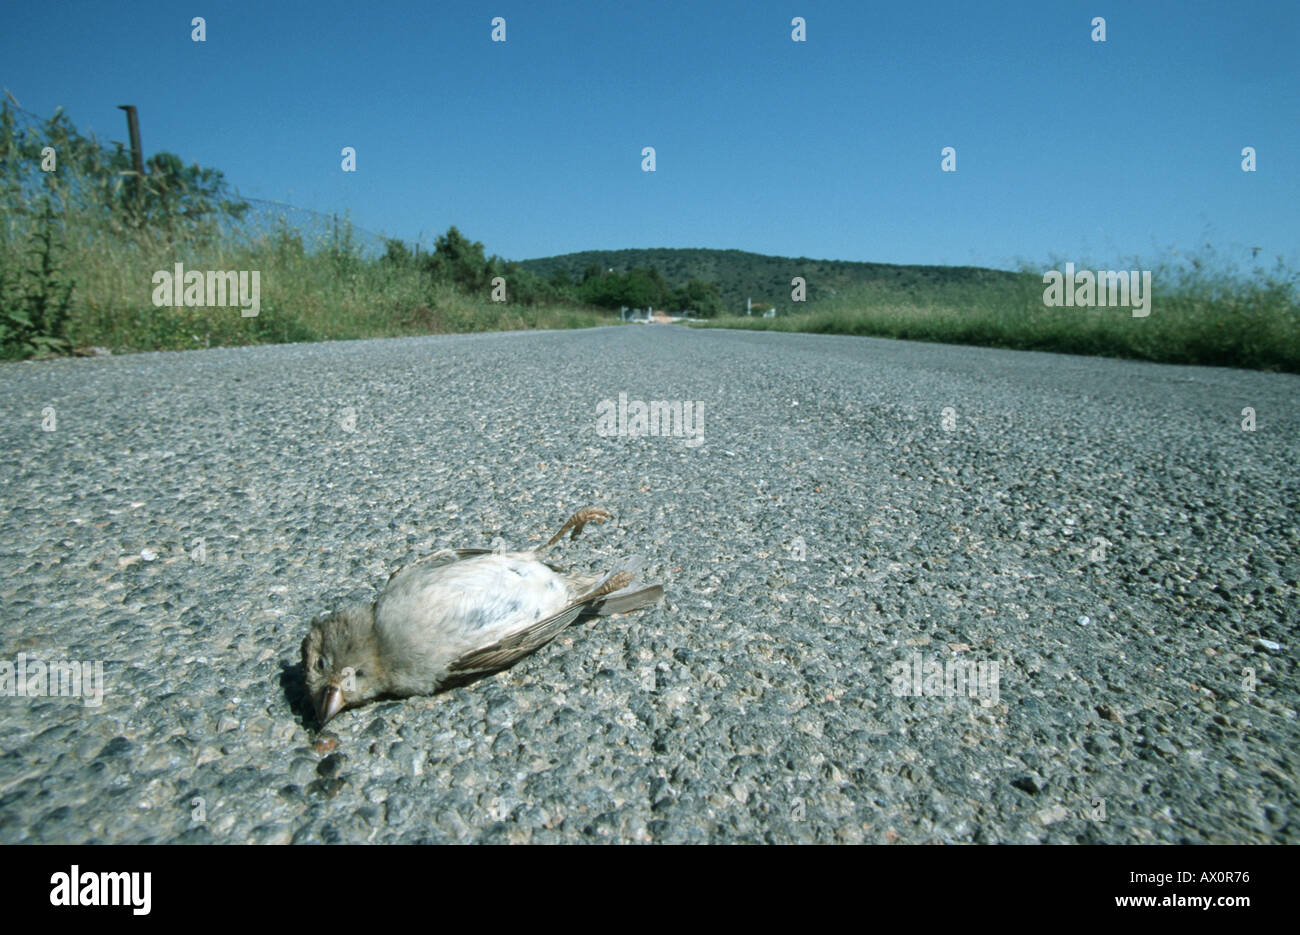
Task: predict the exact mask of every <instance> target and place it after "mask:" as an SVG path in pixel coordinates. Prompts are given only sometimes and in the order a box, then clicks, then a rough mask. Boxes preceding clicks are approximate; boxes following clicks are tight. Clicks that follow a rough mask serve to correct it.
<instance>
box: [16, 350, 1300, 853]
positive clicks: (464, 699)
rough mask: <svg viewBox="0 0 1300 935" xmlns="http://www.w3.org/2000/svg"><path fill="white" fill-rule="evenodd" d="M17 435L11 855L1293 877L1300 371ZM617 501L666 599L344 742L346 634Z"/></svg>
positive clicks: (254, 417) (391, 355)
mask: <svg viewBox="0 0 1300 935" xmlns="http://www.w3.org/2000/svg"><path fill="white" fill-rule="evenodd" d="M620 394H626V401H627V407H628V408H627V411H628V412H629V413H630V414H631V415H633V416H634V415H635V412H636V410H637V407H636V402H637V401H645V402H650V401H659V400H662V401H668V402H670V403H671V402H679V403H683V402H691V403H694V404H695V405H694V406H693V407H692V414H693V421H692V423H691V424H690V426H689V427H690V428H699V429H700V430H701V433H700V434H698V435H696V437H694V438H688V437H686V436H682V437H674V436H672V435H664V434H662V432H661V434H658V435H645V436H639V437H633V436H632V435H631V434H630V432H631V431H633V430H635V428H636V423H635V420H632V419H630V420H629V424H628V428H629V434H625V435H617V434H615V435H608V434H607V435H602V434H600V432H599V431H598V429H602V428H609V427H613V428H615V429H617V428H618V425H617V417H615V419H614V420H613V422H612V423H610V422H601V421H600V416H601V414H602V413H606V414H607V413H609V412H611V411H612V412H614V413H615V414H616V415H617V412H618V410H619V408H620ZM0 400H3V418H2V419H0V461H3V471H2V472H0V475H2V476H0V484H2V486H0V608H2V609H3V614H4V617H3V626H2V627H0V841H2V842H87V841H88V842H111V843H116V842H195V843H207V842H338V841H341V842H376V843H378V842H398V841H400V842H416V841H427V842H455V841H480V842H524V841H532V842H561V841H563V842H581V841H591V842H605V841H627V842H638V841H646V842H648V841H661V842H687V841H689V842H703V841H713V842H727V841H751V842H762V841H771V842H799V841H807V842H879V843H887V842H901V843H923V842H1008V843H1024V842H1139V843H1145V842H1291V843H1295V842H1297V841H1300V817H1297V814H1296V806H1297V800H1298V799H1300V795H1298V794H1297V776H1298V775H1300V724H1298V723H1297V719H1296V708H1297V687H1296V686H1297V681H1296V644H1297V632H1296V631H1297V619H1298V616H1300V611H1298V605H1297V599H1296V583H1297V578H1298V577H1300V532H1298V531H1297V523H1296V519H1297V512H1298V508H1297V504H1298V503H1300V480H1298V478H1297V468H1296V464H1297V455H1298V454H1300V444H1298V443H1297V439H1300V431H1298V430H1300V409H1298V407H1297V404H1298V403H1300V378H1297V377H1295V376H1290V375H1276V374H1260V373H1251V372H1244V371H1237V370H1227V369H1213V368H1197V367H1174V366H1163V365H1154V364H1144V363H1133V362H1123V361H1113V360H1105V359H1094V358H1084V357H1071V356H1060V355H1050V354H1035V353H1024V352H1014V351H998V350H988V349H978V348H966V347H950V346H943V345H924V344H913V343H907V342H895V341H886V340H876V339H868V338H840V337H824V336H814V335H784V334H764V333H744V332H729V331H708V330H704V331H688V330H686V329H683V328H681V327H676V326H645V327H641V326H625V327H618V328H602V329H596V330H591V331H572V332H548V333H521V334H492V335H469V336H455V337H432V338H413V339H400V340H383V341H358V342H344V343H327V344H312V345H288V346H278V347H258V348H240V349H221V350H208V351H195V352H189V353H154V354H139V355H131V356H124V357H115V358H108V359H87V360H56V361H45V362H32V363H11V364H4V365H0ZM1247 407H1250V408H1251V409H1252V410H1253V411H1254V420H1255V421H1254V426H1253V430H1248V429H1244V428H1243V420H1244V419H1246V418H1247V417H1245V416H1243V414H1242V410H1243V409H1246V408H1247ZM661 429H662V427H661ZM588 505H598V506H603V507H605V508H607V509H609V510H611V511H612V512H613V513H614V514H615V515H614V519H613V520H612V521H611V522H609V523H607V524H605V525H604V526H591V527H588V529H587V531H586V533H584V535H583V537H582V538H580V539H578V540H577V541H575V542H566V543H565V545H564V547H563V549H562V550H561V551H559V552H557V553H556V556H557V558H558V560H559V561H560V562H561V563H563V564H565V565H566V566H570V567H577V568H582V569H597V568H599V567H601V566H602V565H607V564H608V562H609V560H610V559H611V558H612V557H615V556H620V555H625V554H628V553H631V552H640V553H643V554H645V555H646V557H647V558H648V561H649V570H650V577H651V579H652V580H660V581H662V582H663V583H664V586H665V589H666V591H667V594H666V597H665V599H664V601H663V603H662V604H661V605H659V606H658V607H655V608H652V609H650V610H645V611H641V612H638V613H634V614H630V615H626V616H616V617H612V618H595V619H592V620H589V621H584V622H581V623H579V624H577V625H575V626H574V627H573V628H571V629H570V630H568V631H566V633H565V634H564V635H562V636H561V638H560V639H558V640H556V642H554V643H552V644H551V645H550V646H547V647H545V648H544V649H542V650H541V651H539V652H537V653H535V654H534V655H532V656H529V657H528V658H526V659H524V660H523V661H522V662H521V663H519V664H518V665H516V666H515V667H514V668H512V669H510V670H508V671H506V672H504V673H499V674H497V675H493V676H490V677H487V678H484V679H482V680H480V681H478V682H476V683H474V684H472V685H469V686H465V687H461V688H456V689H454V690H451V691H449V692H445V693H442V694H440V695H438V696H435V697H429V698H415V699H407V700H403V701H386V702H381V703H378V704H374V705H372V706H369V707H365V708H361V709H357V710H353V711H347V712H345V713H344V714H343V715H341V716H340V717H338V718H336V719H335V721H333V722H331V723H330V725H329V728H328V730H327V731H326V732H324V733H321V734H318V733H317V732H316V730H315V726H314V723H313V721H312V719H311V716H310V714H309V713H308V708H307V706H306V704H305V701H304V699H303V698H302V693H301V672H300V667H299V645H300V643H301V640H302V638H303V636H304V634H305V632H306V628H307V624H308V622H309V621H310V619H311V618H312V617H313V616H315V615H317V614H319V613H321V612H322V611H325V610H327V609H330V608H332V607H333V606H335V605H336V604H337V603H339V602H340V601H342V600H345V599H348V598H354V597H364V596H366V595H373V593H374V592H375V589H376V588H378V587H380V586H382V584H383V582H384V581H385V579H386V576H387V574H388V572H390V571H392V570H393V569H394V568H396V567H398V566H400V565H402V564H404V563H405V562H408V561H410V560H412V559H414V558H416V557H418V556H420V555H422V554H425V553H427V552H429V551H432V550H433V549H436V548H442V547H446V546H490V545H492V544H493V543H494V541H496V540H501V541H502V542H504V543H505V544H507V545H509V546H511V547H527V546H529V545H536V544H540V543H541V542H543V541H545V539H546V538H547V537H549V535H550V534H551V532H553V531H554V529H556V528H557V527H558V525H559V524H560V523H562V522H563V521H564V519H565V518H566V517H567V516H568V515H569V514H570V513H571V512H573V511H574V510H575V509H577V508H579V507H583V506H588ZM74 662H75V663H78V666H77V667H75V668H74V667H72V665H71V663H74ZM6 673H7V675H6ZM99 673H102V682H99V681H97V675H98V674H99ZM20 674H21V675H22V679H20V677H19V676H20ZM74 675H82V676H84V678H82V679H81V685H80V687H79V689H78V687H77V686H76V685H75V683H74V681H73V676H74ZM96 686H98V687H101V688H102V696H100V697H97V696H96V690H97V689H96ZM75 690H79V691H80V692H81V696H80V697H77V696H73V695H71V692H73V691H75ZM59 691H63V692H64V694H57V692H59ZM50 693H55V696H54V697H49V696H48V695H49V694H50Z"/></svg>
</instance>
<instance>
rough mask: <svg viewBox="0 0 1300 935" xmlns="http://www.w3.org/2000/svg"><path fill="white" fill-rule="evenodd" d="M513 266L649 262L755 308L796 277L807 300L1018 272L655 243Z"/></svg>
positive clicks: (778, 300) (779, 300) (551, 268)
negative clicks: (866, 287)
mask: <svg viewBox="0 0 1300 935" xmlns="http://www.w3.org/2000/svg"><path fill="white" fill-rule="evenodd" d="M519 265H520V266H521V267H523V268H524V269H526V270H530V271H532V272H534V273H536V274H537V275H539V276H541V277H542V278H543V279H549V278H550V277H551V276H553V275H554V274H555V272H556V271H557V270H563V271H564V272H565V273H567V274H568V275H569V277H570V278H571V279H572V280H573V281H574V282H578V281H580V280H581V279H582V274H583V272H584V271H585V270H586V269H588V268H589V267H591V266H593V265H596V266H599V267H600V268H601V269H605V270H608V269H613V270H614V271H615V272H618V273H626V272H627V271H628V270H630V269H633V268H635V267H647V266H653V267H655V268H656V269H658V270H659V272H660V273H662V274H663V277H664V279H666V280H667V281H668V284H669V286H671V287H673V288H676V287H678V286H681V285H683V284H684V283H686V282H687V281H689V280H691V279H703V280H706V281H709V282H713V283H716V284H717V286H718V289H719V291H720V292H721V294H722V298H723V301H725V302H726V303H727V306H728V309H729V310H732V311H739V310H742V309H744V307H745V299H746V298H752V299H753V300H754V304H755V306H756V307H757V306H759V305H760V304H762V305H763V306H764V307H767V306H776V307H777V308H778V309H790V308H793V307H794V306H793V305H792V303H791V302H790V288H791V287H790V280H791V279H792V278H793V277H795V276H802V277H804V279H805V280H806V281H807V284H808V298H807V301H808V303H809V304H812V303H814V302H816V301H818V300H819V299H825V298H830V297H831V296H834V295H835V294H836V293H839V292H844V291H846V290H852V289H854V288H856V287H859V286H863V285H867V284H878V285H888V286H893V287H898V288H905V289H906V288H917V289H927V288H930V287H933V286H938V285H951V284H957V283H961V284H970V283H990V282H1011V281H1014V280H1015V279H1017V278H1018V276H1019V274H1018V273H1008V272H1003V271H1002V270H994V269H985V268H983V267H979V266H895V265H892V264H889V263H856V262H852V261H849V260H811V259H808V258H807V257H798V258H791V257H782V256H766V255H764V254H762V253H746V252H745V251H744V250H704V249H684V250H676V249H669V248H667V247H656V248H650V249H640V250H584V251H582V252H581V253H566V254H563V255H561V256H548V257H541V258H539V259H535V260H520V261H519Z"/></svg>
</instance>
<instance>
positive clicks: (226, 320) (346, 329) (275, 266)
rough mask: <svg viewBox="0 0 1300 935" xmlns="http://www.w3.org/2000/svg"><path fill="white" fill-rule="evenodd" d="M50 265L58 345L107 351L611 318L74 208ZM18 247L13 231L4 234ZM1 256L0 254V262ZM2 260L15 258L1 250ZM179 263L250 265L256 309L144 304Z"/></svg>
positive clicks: (278, 243) (304, 250) (280, 246)
mask: <svg viewBox="0 0 1300 935" xmlns="http://www.w3.org/2000/svg"><path fill="white" fill-rule="evenodd" d="M60 228H61V229H60V251H59V256H58V260H59V266H60V268H61V270H62V271H63V272H64V273H65V274H66V276H67V277H68V278H70V279H71V280H72V281H73V282H74V284H75V285H74V288H73V291H72V299H71V310H70V313H69V316H68V322H67V337H68V340H69V343H70V344H71V345H72V346H74V347H76V346H85V345H98V346H103V347H107V348H109V349H110V350H112V351H113V352H114V353H120V352H124V351H140V350H180V349H187V348H199V347H208V346H212V347H216V346H230V345H245V344H264V343H286V342H299V341H323V340H346V339H351V338H377V337H399V336H407V335H423V334H452V333H461V332H469V331H504V330H519V329H533V328H584V327H592V326H595V325H604V324H613V323H616V322H617V321H618V318H617V316H616V315H610V314H609V313H607V312H603V311H601V310H597V309H588V308H580V307H574V306H571V305H564V306H560V305H523V304H516V303H512V302H504V303H499V302H492V301H490V299H489V297H488V296H486V295H483V296H477V295H467V294H465V293H463V292H461V291H459V290H458V289H457V288H456V287H455V286H453V285H450V284H444V283H434V282H433V281H432V280H431V279H430V278H429V276H428V275H427V274H425V273H421V272H420V271H419V270H417V269H415V268H411V267H405V268H401V267H396V266H393V265H391V264H387V263H384V262H381V261H379V260H369V259H362V258H360V257H358V256H355V255H349V254H346V253H344V254H336V253H335V252H333V251H332V250H331V249H330V248H329V245H328V244H314V245H305V246H304V245H303V244H302V242H301V239H300V237H299V236H298V235H297V234H286V233H284V232H281V233H278V234H266V235H263V236H258V237H253V238H248V237H243V238H240V239H238V240H236V239H233V238H215V239H213V240H212V241H210V242H208V243H181V244H176V243H168V242H165V241H163V240H162V239H157V238H150V237H148V236H143V237H142V236H140V235H138V234H137V235H134V236H132V237H120V236H114V232H113V231H105V230H104V229H103V226H102V224H99V223H82V222H81V219H79V218H77V217H76V216H75V215H74V216H72V217H67V216H65V217H63V218H62V219H61V225H60ZM10 243H11V244H17V245H19V246H21V245H22V244H23V243H24V241H23V240H22V238H11V240H10ZM4 259H5V258H4V257H0V260H4ZM8 262H9V263H10V265H11V268H16V267H17V265H18V264H19V263H21V262H22V258H21V255H20V254H19V253H18V248H17V247H12V248H11V250H10V252H9V256H8ZM178 262H179V263H183V264H184V266H185V269H186V270H187V271H188V270H204V271H206V270H249V271H252V270H257V271H259V273H260V285H261V309H260V312H259V314H258V315H257V316H256V317H250V318H245V317H243V316H242V315H241V314H240V309H239V308H238V307H237V306H235V307H195V308H185V307H181V308H173V307H169V306H163V307H155V306H154V304H153V301H152V294H153V288H154V286H153V283H152V277H153V274H154V272H155V271H157V270H169V271H170V270H171V269H172V267H173V265H174V264H175V263H178Z"/></svg>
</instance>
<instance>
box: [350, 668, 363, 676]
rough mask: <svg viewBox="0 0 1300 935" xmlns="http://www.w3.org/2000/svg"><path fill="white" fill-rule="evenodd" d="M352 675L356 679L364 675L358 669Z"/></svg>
mask: <svg viewBox="0 0 1300 935" xmlns="http://www.w3.org/2000/svg"><path fill="white" fill-rule="evenodd" d="M352 674H353V675H355V676H356V677H357V678H363V677H364V676H365V674H366V673H364V672H362V671H361V670H360V669H357V671H356V672H353V673H352Z"/></svg>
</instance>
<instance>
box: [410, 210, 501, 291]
mask: <svg viewBox="0 0 1300 935" xmlns="http://www.w3.org/2000/svg"><path fill="white" fill-rule="evenodd" d="M425 269H427V270H428V271H429V273H430V274H432V276H433V278H434V279H435V280H438V281H440V282H452V283H455V284H456V285H458V286H461V287H463V288H464V289H465V290H467V291H469V292H477V291H480V290H482V289H485V288H487V285H488V282H489V280H490V279H491V277H492V273H491V268H490V267H489V264H488V260H487V257H485V256H484V255H483V244H481V243H479V242H478V241H475V240H470V239H469V238H467V237H466V236H465V235H464V234H462V233H461V232H460V231H459V230H457V229H456V227H455V226H454V225H453V226H451V227H449V228H447V233H445V234H443V235H442V236H440V237H438V239H437V240H435V241H434V249H433V253H432V254H431V255H430V256H429V258H428V260H427V261H425Z"/></svg>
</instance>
